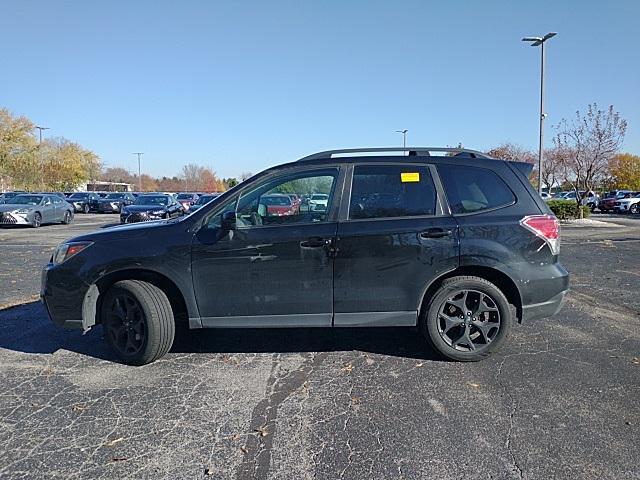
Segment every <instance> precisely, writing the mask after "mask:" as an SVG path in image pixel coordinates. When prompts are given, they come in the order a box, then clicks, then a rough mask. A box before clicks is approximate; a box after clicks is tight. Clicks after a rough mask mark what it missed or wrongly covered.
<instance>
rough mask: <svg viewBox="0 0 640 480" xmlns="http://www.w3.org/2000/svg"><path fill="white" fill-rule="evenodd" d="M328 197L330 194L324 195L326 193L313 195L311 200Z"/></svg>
mask: <svg viewBox="0 0 640 480" xmlns="http://www.w3.org/2000/svg"><path fill="white" fill-rule="evenodd" d="M328 198H329V195H324V194H316V195H311V200H327V199H328Z"/></svg>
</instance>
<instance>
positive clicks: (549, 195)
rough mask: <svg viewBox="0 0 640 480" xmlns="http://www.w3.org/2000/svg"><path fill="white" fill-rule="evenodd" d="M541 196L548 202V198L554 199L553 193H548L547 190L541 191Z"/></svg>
mask: <svg viewBox="0 0 640 480" xmlns="http://www.w3.org/2000/svg"><path fill="white" fill-rule="evenodd" d="M540 196H541V197H542V199H543V200H544V201H545V202H546V201H548V200H551V199H553V195H551V194H549V193H547V192H541V193H540Z"/></svg>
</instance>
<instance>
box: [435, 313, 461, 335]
mask: <svg viewBox="0 0 640 480" xmlns="http://www.w3.org/2000/svg"><path fill="white" fill-rule="evenodd" d="M439 318H440V319H441V320H444V321H445V326H444V328H443V329H442V334H443V335H446V334H447V332H448V331H449V330H451V329H452V328H453V327H457V326H459V325H461V324H462V323H464V321H463V320H462V319H461V318H458V317H449V316H448V315H445V314H444V313H441V314H439Z"/></svg>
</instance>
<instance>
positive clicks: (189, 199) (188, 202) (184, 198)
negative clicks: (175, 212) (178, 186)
mask: <svg viewBox="0 0 640 480" xmlns="http://www.w3.org/2000/svg"><path fill="white" fill-rule="evenodd" d="M198 198H199V195H198V194H197V193H179V194H178V196H177V197H176V200H177V201H178V203H179V204H180V205H182V208H184V211H185V212H186V211H187V210H189V208H190V207H191V206H192V205H195V204H196V202H197V201H198Z"/></svg>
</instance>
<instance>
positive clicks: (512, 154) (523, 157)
mask: <svg viewBox="0 0 640 480" xmlns="http://www.w3.org/2000/svg"><path fill="white" fill-rule="evenodd" d="M487 154H488V155H490V156H492V157H493V158H499V159H500V160H508V161H510V162H527V163H536V159H537V156H536V154H535V153H533V152H532V151H531V150H528V149H526V148H524V147H522V146H520V145H515V144H513V143H503V144H502V145H499V146H497V147H495V148H492V149H491V150H489V151H488V152H487Z"/></svg>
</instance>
